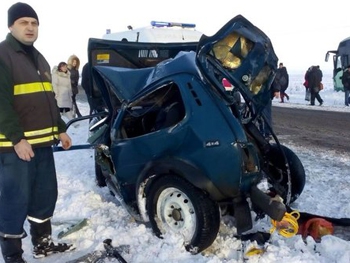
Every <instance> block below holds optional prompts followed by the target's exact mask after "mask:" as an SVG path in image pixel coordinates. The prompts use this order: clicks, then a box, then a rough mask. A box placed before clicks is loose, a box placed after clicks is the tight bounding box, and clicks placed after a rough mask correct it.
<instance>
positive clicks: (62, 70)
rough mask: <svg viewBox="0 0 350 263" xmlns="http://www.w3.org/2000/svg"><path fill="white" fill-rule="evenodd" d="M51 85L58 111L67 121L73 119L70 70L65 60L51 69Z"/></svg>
mask: <svg viewBox="0 0 350 263" xmlns="http://www.w3.org/2000/svg"><path fill="white" fill-rule="evenodd" d="M52 86H53V90H54V92H55V98H56V100H57V105H58V107H59V108H60V112H61V114H62V115H63V116H65V117H66V118H67V119H68V121H70V120H72V119H74V113H73V102H72V87H71V80H70V72H69V70H68V67H67V63H66V62H60V63H59V64H58V66H55V67H54V68H53V69H52Z"/></svg>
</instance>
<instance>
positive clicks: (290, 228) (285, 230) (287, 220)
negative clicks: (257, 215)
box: [270, 210, 300, 237]
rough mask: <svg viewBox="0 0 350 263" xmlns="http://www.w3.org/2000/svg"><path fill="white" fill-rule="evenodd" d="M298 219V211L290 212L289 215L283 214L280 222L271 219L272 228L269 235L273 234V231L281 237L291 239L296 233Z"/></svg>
mask: <svg viewBox="0 0 350 263" xmlns="http://www.w3.org/2000/svg"><path fill="white" fill-rule="evenodd" d="M299 217H300V213H299V211H296V210H294V211H292V212H291V213H287V212H286V213H285V214H284V216H283V218H282V220H281V221H276V220H273V219H271V223H272V228H271V230H270V233H273V232H274V231H275V230H277V231H278V233H279V234H280V235H281V236H284V237H292V236H294V235H296V234H297V233H298V230H299V225H298V219H299Z"/></svg>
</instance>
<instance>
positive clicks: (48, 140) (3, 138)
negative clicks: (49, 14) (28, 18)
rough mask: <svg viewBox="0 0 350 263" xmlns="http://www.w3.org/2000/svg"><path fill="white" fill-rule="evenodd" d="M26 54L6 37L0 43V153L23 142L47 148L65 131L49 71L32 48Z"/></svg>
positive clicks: (46, 64)
mask: <svg viewBox="0 0 350 263" xmlns="http://www.w3.org/2000/svg"><path fill="white" fill-rule="evenodd" d="M31 51H32V53H31V54H28V53H27V52H26V51H25V49H24V48H23V47H22V45H21V44H20V43H19V42H18V41H17V40H16V39H15V38H14V37H13V36H12V35H11V34H8V35H7V37H6V40H4V41H3V42H1V43H0V72H1V74H0V152H8V151H13V150H14V149H13V146H14V145H15V144H17V143H18V142H19V141H20V140H21V139H26V140H28V142H29V143H30V144H31V145H32V146H33V147H39V146H51V145H53V144H54V143H55V142H56V140H57V139H58V134H59V133H62V132H65V131H66V124H65V122H64V121H63V120H62V119H61V116H60V112H59V109H58V107H57V103H56V100H55V95H54V92H53V89H52V85H51V73H50V72H51V70H50V66H49V64H48V63H47V61H46V60H45V58H44V57H43V56H42V55H41V54H40V53H39V52H38V51H37V50H36V49H35V48H34V47H33V48H32V49H31Z"/></svg>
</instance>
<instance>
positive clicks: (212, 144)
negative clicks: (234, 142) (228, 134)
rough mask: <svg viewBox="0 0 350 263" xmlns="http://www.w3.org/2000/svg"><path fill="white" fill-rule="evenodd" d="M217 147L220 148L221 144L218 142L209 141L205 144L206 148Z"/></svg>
mask: <svg viewBox="0 0 350 263" xmlns="http://www.w3.org/2000/svg"><path fill="white" fill-rule="evenodd" d="M215 146H220V142H219V141H218V140H216V141H209V142H206V143H205V147H215Z"/></svg>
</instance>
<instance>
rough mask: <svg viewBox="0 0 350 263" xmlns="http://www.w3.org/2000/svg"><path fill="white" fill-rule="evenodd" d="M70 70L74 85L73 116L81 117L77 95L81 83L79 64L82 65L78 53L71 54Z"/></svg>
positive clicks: (69, 60) (69, 59)
mask: <svg viewBox="0 0 350 263" xmlns="http://www.w3.org/2000/svg"><path fill="white" fill-rule="evenodd" d="M67 65H68V70H69V72H70V80H71V85H72V102H73V107H74V108H73V109H74V110H73V112H74V113H73V116H74V117H75V114H76V115H77V116H78V117H81V116H82V115H81V113H80V111H79V108H78V105H77V101H76V96H77V94H78V93H79V89H78V83H79V66H80V60H79V58H78V57H77V56H76V55H71V56H70V57H69V58H68V63H67Z"/></svg>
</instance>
